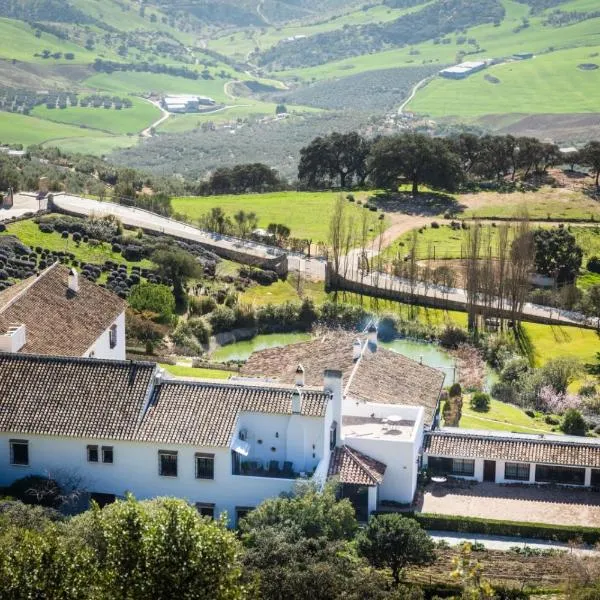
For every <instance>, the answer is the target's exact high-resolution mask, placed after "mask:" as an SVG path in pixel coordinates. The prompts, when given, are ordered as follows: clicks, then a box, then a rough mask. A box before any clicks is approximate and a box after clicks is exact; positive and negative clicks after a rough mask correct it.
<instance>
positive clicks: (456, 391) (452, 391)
mask: <svg viewBox="0 0 600 600" xmlns="http://www.w3.org/2000/svg"><path fill="white" fill-rule="evenodd" d="M461 394H462V388H461V387H460V383H458V382H457V383H453V384H452V385H451V386H450V388H449V389H448V396H450V398H457V397H458V396H460V395H461Z"/></svg>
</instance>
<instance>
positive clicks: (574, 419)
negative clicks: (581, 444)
mask: <svg viewBox="0 0 600 600" xmlns="http://www.w3.org/2000/svg"><path fill="white" fill-rule="evenodd" d="M560 428H561V429H562V431H563V433H566V434H567V435H585V432H586V429H587V426H586V423H585V420H584V418H583V416H582V415H581V413H580V412H579V411H578V410H576V409H574V408H569V410H567V411H566V412H565V414H564V416H563V420H562V423H561V426H560Z"/></svg>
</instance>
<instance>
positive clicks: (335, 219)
mask: <svg viewBox="0 0 600 600" xmlns="http://www.w3.org/2000/svg"><path fill="white" fill-rule="evenodd" d="M345 208H346V204H345V202H344V199H343V198H342V195H341V194H340V195H339V196H338V198H337V200H336V202H335V205H334V207H333V213H332V215H331V219H330V221H329V240H328V241H329V248H330V258H331V260H332V266H333V270H334V273H335V274H336V275H339V274H340V267H341V264H340V262H341V259H342V252H343V247H344V240H345V239H346V211H345Z"/></svg>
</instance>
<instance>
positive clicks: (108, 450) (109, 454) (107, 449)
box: [102, 446, 114, 464]
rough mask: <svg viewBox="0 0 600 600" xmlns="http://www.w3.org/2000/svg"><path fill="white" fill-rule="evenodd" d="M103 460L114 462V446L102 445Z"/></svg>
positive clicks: (104, 461) (109, 462)
mask: <svg viewBox="0 0 600 600" xmlns="http://www.w3.org/2000/svg"><path fill="white" fill-rule="evenodd" d="M102 462H103V463H108V464H112V463H113V462H114V455H113V447H112V446H102Z"/></svg>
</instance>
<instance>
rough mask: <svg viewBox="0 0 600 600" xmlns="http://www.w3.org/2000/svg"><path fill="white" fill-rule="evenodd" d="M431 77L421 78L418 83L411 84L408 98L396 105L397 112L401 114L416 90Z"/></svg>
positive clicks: (415, 93)
mask: <svg viewBox="0 0 600 600" xmlns="http://www.w3.org/2000/svg"><path fill="white" fill-rule="evenodd" d="M431 79H432V76H431V75H430V76H429V77H425V79H421V81H419V83H417V84H415V85H414V86H413V89H412V90H411V92H410V95H409V96H408V98H407V99H406V100H405V101H404V102H403V103H402V104H401V105H400V106H399V107H398V114H399V115H401V114H402V113H403V112H404V109H405V108H406V107H407V106H408V105H409V104H410V103H411V102H412V101H413V98H414V97H415V96H416V95H417V92H418V91H419V90H420V89H421V88H422V87H423V86H424V85H425V84H426V83H429V81H430V80H431Z"/></svg>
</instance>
